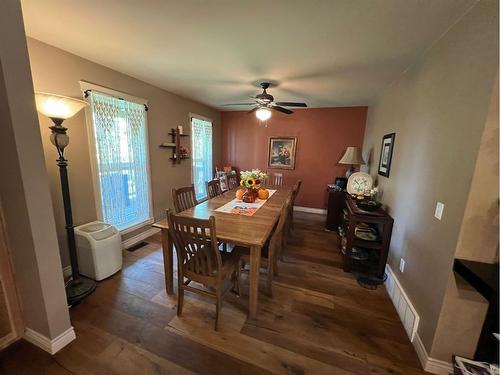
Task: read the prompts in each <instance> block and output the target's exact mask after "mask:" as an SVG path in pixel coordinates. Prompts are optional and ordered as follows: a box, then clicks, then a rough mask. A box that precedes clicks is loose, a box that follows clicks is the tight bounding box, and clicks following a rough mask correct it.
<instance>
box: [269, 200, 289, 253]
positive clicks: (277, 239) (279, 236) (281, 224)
mask: <svg viewBox="0 0 500 375" xmlns="http://www.w3.org/2000/svg"><path fill="white" fill-rule="evenodd" d="M290 206H291V197H290V198H288V199H287V200H286V202H285V204H284V205H283V208H282V209H281V212H280V218H279V219H278V224H277V225H276V228H275V229H274V232H273V235H272V236H271V240H270V242H269V248H270V249H272V250H273V252H274V254H275V256H279V255H280V250H281V244H282V242H283V235H284V233H283V231H284V228H285V224H286V221H287V218H288V211H289V210H290Z"/></svg>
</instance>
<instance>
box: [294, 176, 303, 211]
mask: <svg viewBox="0 0 500 375" xmlns="http://www.w3.org/2000/svg"><path fill="white" fill-rule="evenodd" d="M301 186H302V180H299V181H298V182H297V183H296V184H295V185H294V186H293V188H292V207H293V206H294V205H295V199H296V198H297V195H299V192H300V187H301Z"/></svg>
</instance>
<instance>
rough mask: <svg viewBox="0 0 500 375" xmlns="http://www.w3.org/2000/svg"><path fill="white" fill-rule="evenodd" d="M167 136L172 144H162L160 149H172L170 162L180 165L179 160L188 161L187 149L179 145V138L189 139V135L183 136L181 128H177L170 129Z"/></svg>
mask: <svg viewBox="0 0 500 375" xmlns="http://www.w3.org/2000/svg"><path fill="white" fill-rule="evenodd" d="M168 135H170V136H171V137H172V142H164V143H162V144H161V145H160V147H168V148H171V149H172V156H171V157H170V160H172V162H173V163H174V164H180V162H181V160H185V159H189V148H187V147H185V146H182V145H181V138H182V137H189V134H183V133H182V126H178V127H177V129H171V130H170V133H168Z"/></svg>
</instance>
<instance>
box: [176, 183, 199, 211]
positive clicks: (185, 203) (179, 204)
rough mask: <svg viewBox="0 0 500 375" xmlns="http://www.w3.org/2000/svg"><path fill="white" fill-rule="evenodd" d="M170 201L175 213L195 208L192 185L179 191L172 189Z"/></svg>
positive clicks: (195, 201) (194, 194) (195, 200)
mask: <svg viewBox="0 0 500 375" xmlns="http://www.w3.org/2000/svg"><path fill="white" fill-rule="evenodd" d="M172 200H173V201H174V207H175V212H176V213H179V212H181V211H184V210H187V209H188V208H191V207H194V206H196V205H197V204H198V200H197V199H196V193H195V192H194V185H191V186H186V187H182V188H179V189H172Z"/></svg>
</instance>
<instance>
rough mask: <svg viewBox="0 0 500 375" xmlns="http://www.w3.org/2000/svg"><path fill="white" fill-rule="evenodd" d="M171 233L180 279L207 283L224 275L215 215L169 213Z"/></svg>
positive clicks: (214, 281)
mask: <svg viewBox="0 0 500 375" xmlns="http://www.w3.org/2000/svg"><path fill="white" fill-rule="evenodd" d="M167 216H168V226H169V232H170V235H171V236H172V239H173V242H174V245H175V250H176V253H177V260H178V271H177V272H178V278H179V280H184V277H187V278H188V279H189V280H193V281H196V282H199V283H202V284H205V285H215V284H216V283H217V281H218V279H220V278H221V277H222V275H221V270H222V257H221V254H220V252H219V249H218V247H217V236H216V232H215V218H214V217H213V216H210V218H209V219H208V220H203V219H195V218H190V217H182V216H176V215H173V214H172V212H170V211H169V212H167Z"/></svg>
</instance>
